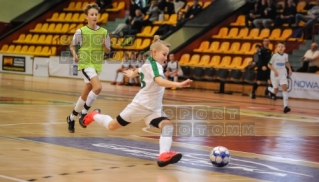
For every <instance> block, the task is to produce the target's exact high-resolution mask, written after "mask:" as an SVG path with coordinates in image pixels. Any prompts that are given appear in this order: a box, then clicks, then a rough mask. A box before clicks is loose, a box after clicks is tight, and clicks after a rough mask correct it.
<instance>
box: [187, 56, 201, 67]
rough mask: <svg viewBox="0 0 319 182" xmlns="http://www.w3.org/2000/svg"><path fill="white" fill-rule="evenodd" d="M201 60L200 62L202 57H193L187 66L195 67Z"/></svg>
mask: <svg viewBox="0 0 319 182" xmlns="http://www.w3.org/2000/svg"><path fill="white" fill-rule="evenodd" d="M199 60H200V55H198V54H194V55H192V57H191V60H190V61H189V62H188V63H187V64H186V65H189V66H194V65H196V64H198V62H199Z"/></svg>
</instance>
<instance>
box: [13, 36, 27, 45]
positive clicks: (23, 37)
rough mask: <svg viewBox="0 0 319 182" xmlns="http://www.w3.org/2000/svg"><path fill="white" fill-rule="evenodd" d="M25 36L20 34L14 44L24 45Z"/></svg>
mask: <svg viewBox="0 0 319 182" xmlns="http://www.w3.org/2000/svg"><path fill="white" fill-rule="evenodd" d="M25 38H26V37H25V34H20V35H19V38H18V40H14V41H13V43H22V42H24V40H25Z"/></svg>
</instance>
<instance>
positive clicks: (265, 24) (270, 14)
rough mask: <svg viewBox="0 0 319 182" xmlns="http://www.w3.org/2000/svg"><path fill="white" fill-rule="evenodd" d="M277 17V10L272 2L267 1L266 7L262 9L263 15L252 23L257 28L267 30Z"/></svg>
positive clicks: (271, 0) (270, 0)
mask: <svg viewBox="0 0 319 182" xmlns="http://www.w3.org/2000/svg"><path fill="white" fill-rule="evenodd" d="M276 16H277V8H276V5H275V4H274V3H273V0H267V7H266V8H265V9H264V12H263V15H262V16H261V18H260V19H256V20H254V21H253V23H254V25H255V27H257V28H260V29H261V28H269V27H270V25H271V24H272V23H274V20H275V18H276Z"/></svg>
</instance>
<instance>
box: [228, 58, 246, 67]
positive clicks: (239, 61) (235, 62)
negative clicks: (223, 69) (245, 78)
mask: <svg viewBox="0 0 319 182" xmlns="http://www.w3.org/2000/svg"><path fill="white" fill-rule="evenodd" d="M242 61H243V58H242V57H239V56H236V57H234V58H233V60H232V62H231V64H230V65H229V66H228V67H229V68H239V67H240V66H241V64H242Z"/></svg>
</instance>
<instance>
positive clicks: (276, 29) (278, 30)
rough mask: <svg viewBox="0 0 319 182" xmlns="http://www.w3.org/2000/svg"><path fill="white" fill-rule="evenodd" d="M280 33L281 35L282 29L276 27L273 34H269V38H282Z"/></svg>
mask: <svg viewBox="0 0 319 182" xmlns="http://www.w3.org/2000/svg"><path fill="white" fill-rule="evenodd" d="M280 35H281V29H279V28H275V29H274V30H273V31H272V32H271V34H270V36H269V39H270V40H278V39H279V38H280Z"/></svg>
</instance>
